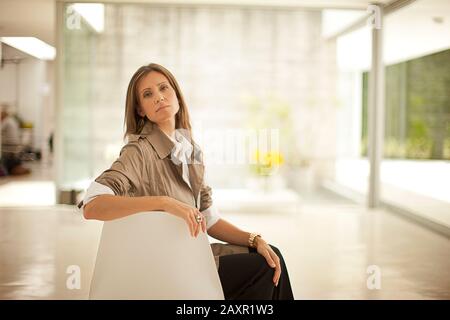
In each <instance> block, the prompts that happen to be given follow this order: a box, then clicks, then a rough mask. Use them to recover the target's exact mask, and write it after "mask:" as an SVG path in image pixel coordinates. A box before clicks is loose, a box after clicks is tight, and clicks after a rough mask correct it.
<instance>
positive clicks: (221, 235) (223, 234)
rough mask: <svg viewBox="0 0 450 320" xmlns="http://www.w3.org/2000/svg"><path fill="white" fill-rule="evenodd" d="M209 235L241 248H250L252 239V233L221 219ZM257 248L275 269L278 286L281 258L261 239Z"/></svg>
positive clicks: (259, 238)
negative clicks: (249, 242)
mask: <svg viewBox="0 0 450 320" xmlns="http://www.w3.org/2000/svg"><path fill="white" fill-rule="evenodd" d="M208 234H209V235H210V236H211V237H213V238H215V239H217V240H220V241H224V242H228V243H231V244H236V245H240V246H248V239H249V237H250V232H245V231H242V230H241V229H239V228H238V227H236V226H235V225H233V224H231V223H229V222H228V221H226V220H224V219H219V220H218V221H217V222H216V223H215V224H213V225H212V226H211V227H210V228H209V229H208ZM255 246H256V251H257V252H258V253H259V254H260V255H262V256H263V257H264V258H265V259H266V261H267V263H268V264H269V266H271V267H272V268H275V273H274V277H273V282H274V283H275V284H276V285H278V280H279V279H280V275H281V264H280V259H279V257H278V256H277V254H276V253H275V252H274V251H273V250H272V248H271V247H270V246H269V245H268V244H267V242H266V241H265V240H264V239H262V238H261V237H258V238H257V240H256V244H255Z"/></svg>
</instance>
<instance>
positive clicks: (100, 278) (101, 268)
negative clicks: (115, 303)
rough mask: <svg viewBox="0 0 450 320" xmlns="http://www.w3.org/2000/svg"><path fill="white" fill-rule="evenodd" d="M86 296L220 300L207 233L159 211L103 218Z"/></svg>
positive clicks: (221, 295)
mask: <svg viewBox="0 0 450 320" xmlns="http://www.w3.org/2000/svg"><path fill="white" fill-rule="evenodd" d="M89 298H90V299H164V300H179V299H183V300H184V299H186V300H197V299H205V300H209V299H211V300H223V299H224V296H223V291H222V286H221V284H220V279H219V275H218V272H217V268H216V265H215V262H214V256H213V254H212V251H211V248H210V245H209V241H208V237H207V235H206V234H205V233H203V232H200V233H199V235H198V237H197V238H193V237H191V235H190V233H189V229H188V226H187V224H186V223H185V222H184V221H183V220H182V219H180V218H177V217H175V216H173V215H171V214H167V213H165V212H162V211H152V212H142V213H138V214H134V215H130V216H128V217H125V218H121V219H116V220H112V221H106V222H105V223H104V225H103V230H102V235H101V239H100V244H99V248H98V253H97V259H96V262H95V269H94V274H93V277H92V281H91V288H90V294H89Z"/></svg>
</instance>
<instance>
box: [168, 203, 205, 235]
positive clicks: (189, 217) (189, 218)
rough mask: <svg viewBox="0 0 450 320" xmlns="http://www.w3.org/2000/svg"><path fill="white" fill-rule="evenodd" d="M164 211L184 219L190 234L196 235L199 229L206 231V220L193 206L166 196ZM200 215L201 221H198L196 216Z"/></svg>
mask: <svg viewBox="0 0 450 320" xmlns="http://www.w3.org/2000/svg"><path fill="white" fill-rule="evenodd" d="M164 211H166V212H168V213H170V214H173V215H175V216H177V217H179V218H181V219H183V220H184V221H186V223H187V225H188V227H189V231H190V233H191V236H193V237H197V236H198V234H199V232H200V230H202V231H203V232H206V221H205V217H204V216H203V214H202V213H201V212H200V211H199V210H198V209H197V208H194V207H191V206H190V205H187V204H185V203H183V202H181V201H178V200H177V199H174V198H171V197H167V198H166V199H165V205H164ZM198 215H200V216H201V217H202V222H200V223H198V222H197V220H196V217H197V216H198Z"/></svg>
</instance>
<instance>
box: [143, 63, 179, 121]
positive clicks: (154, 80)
mask: <svg viewBox="0 0 450 320" xmlns="http://www.w3.org/2000/svg"><path fill="white" fill-rule="evenodd" d="M137 89H138V94H139V104H140V106H139V107H138V110H137V111H138V114H139V115H140V116H141V117H144V116H147V118H148V119H149V120H151V121H153V122H155V123H157V124H158V123H162V122H165V121H167V120H170V119H171V118H173V117H175V114H176V113H177V112H178V110H179V109H180V106H179V104H178V99H177V95H176V93H175V89H174V88H172V86H171V85H170V83H169V80H167V78H166V77H165V76H164V75H163V74H161V73H159V72H156V71H151V72H149V73H148V74H147V75H146V76H144V77H143V78H142V79H141V80H140V81H139V83H138V86H137Z"/></svg>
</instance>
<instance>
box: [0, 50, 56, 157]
mask: <svg viewBox="0 0 450 320" xmlns="http://www.w3.org/2000/svg"><path fill="white" fill-rule="evenodd" d="M52 70H53V69H52V62H46V61H43V60H39V59H35V58H27V59H23V60H21V62H20V63H19V64H17V65H16V64H10V63H8V64H5V65H4V67H3V68H2V69H0V102H1V103H7V104H9V105H10V106H11V111H13V112H16V113H17V114H18V115H19V116H20V117H21V118H22V119H23V120H24V121H27V122H31V123H33V127H34V130H33V137H32V141H31V143H32V146H33V147H34V148H37V149H42V148H43V147H45V146H46V143H47V138H48V132H49V130H50V129H49V127H50V126H51V123H49V122H53V120H52V116H53V111H52V110H53V98H52V95H51V90H52V89H51V88H52V87H53V85H52V81H53V80H52ZM45 88H47V89H45Z"/></svg>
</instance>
